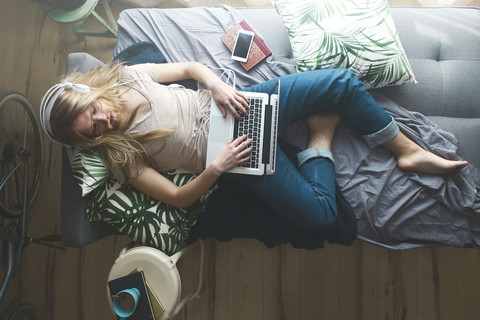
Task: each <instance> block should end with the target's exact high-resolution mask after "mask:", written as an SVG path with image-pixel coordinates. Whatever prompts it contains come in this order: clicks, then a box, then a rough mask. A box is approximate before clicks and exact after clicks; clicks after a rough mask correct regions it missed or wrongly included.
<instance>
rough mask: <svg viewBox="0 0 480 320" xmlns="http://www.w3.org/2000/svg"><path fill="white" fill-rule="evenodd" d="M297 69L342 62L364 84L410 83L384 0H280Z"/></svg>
mask: <svg viewBox="0 0 480 320" xmlns="http://www.w3.org/2000/svg"><path fill="white" fill-rule="evenodd" d="M273 4H274V6H275V8H276V10H277V12H278V13H279V14H280V16H281V18H282V20H283V22H284V24H285V27H286V29H287V31H288V34H289V39H290V43H291V46H292V50H293V56H294V58H295V62H296V65H297V69H298V70H299V71H306V70H312V69H321V68H347V69H349V70H351V71H352V72H354V73H355V74H356V75H357V77H358V78H359V79H360V80H361V81H362V82H363V83H364V84H365V87H366V88H367V89H371V88H380V87H386V86H394V85H400V84H404V83H407V82H413V83H415V82H416V80H415V76H414V74H413V71H412V69H411V67H410V64H409V62H408V60H407V56H406V54H405V51H404V49H403V47H402V44H401V42H400V39H399V37H398V33H397V30H396V27H395V24H394V22H393V19H392V17H391V16H390V7H389V4H388V2H387V1H386V0H279V1H276V2H274V3H273Z"/></svg>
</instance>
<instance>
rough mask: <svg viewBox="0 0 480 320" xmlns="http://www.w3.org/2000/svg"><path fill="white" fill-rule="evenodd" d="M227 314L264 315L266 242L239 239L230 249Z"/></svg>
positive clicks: (254, 319)
mask: <svg viewBox="0 0 480 320" xmlns="http://www.w3.org/2000/svg"><path fill="white" fill-rule="evenodd" d="M228 253H229V254H228V275H229V278H228V284H229V285H228V318H227V319H232V320H235V319H238V320H240V319H251V320H257V319H263V290H264V288H263V286H262V283H263V276H264V272H263V270H264V265H263V245H262V244H261V243H259V242H258V241H257V240H250V239H236V240H233V241H231V242H230V243H229V252H228Z"/></svg>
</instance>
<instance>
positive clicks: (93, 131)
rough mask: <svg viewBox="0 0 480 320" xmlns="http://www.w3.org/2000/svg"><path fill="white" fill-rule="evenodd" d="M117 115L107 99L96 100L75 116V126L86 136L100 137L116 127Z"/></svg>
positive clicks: (76, 129)
mask: <svg viewBox="0 0 480 320" xmlns="http://www.w3.org/2000/svg"><path fill="white" fill-rule="evenodd" d="M115 117H116V115H115V114H114V112H113V111H112V110H110V108H108V103H107V102H106V101H105V100H95V101H93V102H92V103H91V104H90V105H89V106H88V107H87V108H86V109H85V111H83V112H82V113H81V114H79V115H78V116H77V117H76V118H75V120H74V121H73V128H74V129H75V131H77V132H78V133H80V134H82V135H84V136H86V137H91V138H98V137H101V136H102V135H103V134H104V133H105V132H107V131H110V130H112V129H114V126H115V123H116V122H115Z"/></svg>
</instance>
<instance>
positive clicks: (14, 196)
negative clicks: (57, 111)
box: [0, 92, 43, 216]
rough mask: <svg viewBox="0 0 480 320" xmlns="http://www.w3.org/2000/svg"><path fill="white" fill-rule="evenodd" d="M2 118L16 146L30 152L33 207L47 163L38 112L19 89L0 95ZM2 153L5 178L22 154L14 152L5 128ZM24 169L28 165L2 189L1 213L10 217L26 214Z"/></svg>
mask: <svg viewBox="0 0 480 320" xmlns="http://www.w3.org/2000/svg"><path fill="white" fill-rule="evenodd" d="M0 121H1V122H2V123H3V125H4V126H5V128H6V130H7V132H8V133H9V135H10V137H12V138H13V140H14V141H15V143H16V145H17V146H18V147H19V148H20V149H21V150H24V151H28V152H29V158H28V159H29V160H28V162H29V179H28V199H27V207H30V206H31V204H32V203H33V201H34V200H35V198H36V196H37V192H38V189H39V187H40V178H41V174H42V164H43V139H42V135H41V134H40V127H39V122H38V119H37V116H36V113H35V111H34V109H33V107H32V104H31V103H30V101H29V100H28V99H27V98H26V97H25V96H24V95H22V94H21V93H18V92H6V93H4V94H2V95H0ZM0 152H1V153H0V157H1V160H0V177H4V175H5V174H6V172H8V170H9V169H11V167H12V166H14V165H15V164H16V163H18V160H19V157H18V155H17V154H16V153H14V152H13V146H12V143H11V142H10V139H8V137H6V136H5V134H4V133H3V132H2V131H0ZM7 162H8V163H7ZM7 166H8V168H7ZM24 171H25V170H24V167H23V166H20V167H19V168H18V169H17V171H15V174H14V175H13V176H12V177H11V178H10V179H9V181H8V183H7V184H5V186H4V188H3V189H2V190H0V212H1V213H6V214H7V215H9V216H19V215H20V214H22V210H23V193H24V191H23V190H24V189H23V188H24V178H25V172H24Z"/></svg>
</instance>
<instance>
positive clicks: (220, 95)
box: [209, 79, 250, 120]
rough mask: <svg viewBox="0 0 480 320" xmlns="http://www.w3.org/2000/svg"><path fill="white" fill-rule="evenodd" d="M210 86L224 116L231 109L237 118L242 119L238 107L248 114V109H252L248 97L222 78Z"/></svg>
mask: <svg viewBox="0 0 480 320" xmlns="http://www.w3.org/2000/svg"><path fill="white" fill-rule="evenodd" d="M209 88H210V91H212V95H213V99H214V100H215V103H216V104H217V106H218V108H219V109H220V111H221V112H222V115H223V117H226V116H227V111H226V110H229V111H230V112H231V113H232V114H233V116H234V117H235V118H237V119H239V120H240V115H239V114H238V112H237V109H238V110H239V111H240V112H241V113H243V114H245V115H247V111H248V110H249V109H250V107H249V105H248V98H247V97H246V96H245V95H244V94H243V93H242V92H241V91H237V90H235V89H233V88H232V87H231V86H229V85H227V84H226V83H224V82H223V81H221V80H220V79H218V81H215V83H214V84H213V85H211V86H210V87H209Z"/></svg>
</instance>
